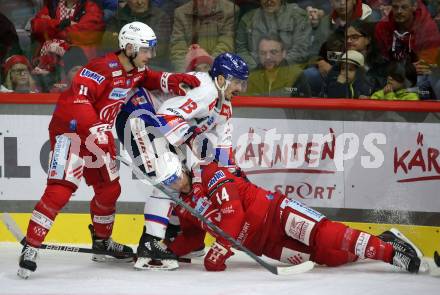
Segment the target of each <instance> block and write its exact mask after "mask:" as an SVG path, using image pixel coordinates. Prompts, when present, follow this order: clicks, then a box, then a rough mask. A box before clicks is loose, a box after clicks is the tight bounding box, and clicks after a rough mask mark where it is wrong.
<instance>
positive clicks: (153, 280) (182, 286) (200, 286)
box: [0, 243, 440, 295]
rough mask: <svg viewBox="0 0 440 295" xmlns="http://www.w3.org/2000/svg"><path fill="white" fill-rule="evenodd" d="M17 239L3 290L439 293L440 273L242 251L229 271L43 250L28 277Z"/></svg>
mask: <svg viewBox="0 0 440 295" xmlns="http://www.w3.org/2000/svg"><path fill="white" fill-rule="evenodd" d="M20 249H21V247H20V246H19V245H18V243H0V294H2V295H3V294H29V295H40V294H41V295H42V294H57V295H63V294H81V295H92V294H108V295H113V294H136V295H141V294H145V295H155V294H157V295H166V294H170V295H180V294H191V295H197V294H200V295H211V294H218V295H220V294H222V295H223V294H224V295H247V294H269V295H284V294H286V295H312V294H319V295H333V294H335V295H336V294H337V295H351V294H367V295H376V294H377V295H392V294H396V295H397V294H398V295H404V294H408V295H434V294H440V278H439V277H431V276H429V275H426V274H419V275H412V274H409V273H406V272H402V271H399V270H396V269H395V268H394V267H393V266H391V265H388V264H385V263H382V262H376V261H365V262H360V263H355V264H351V265H347V266H343V267H338V268H327V267H315V269H313V270H312V271H310V272H308V273H304V274H300V275H293V276H289V277H286V276H275V275H273V274H271V273H269V272H268V271H266V270H265V269H263V268H262V267H260V266H259V265H258V264H256V263H255V262H254V261H252V260H251V259H250V258H248V257H247V256H246V255H244V254H242V253H237V254H236V255H234V256H233V257H231V258H230V259H229V260H228V263H227V264H228V269H227V270H226V271H224V272H218V273H212V272H206V271H205V270H204V268H203V265H202V264H201V260H199V261H198V262H196V263H193V264H184V263H181V264H180V269H178V270H176V271H168V272H163V271H135V270H134V269H133V266H132V264H131V263H123V264H116V263H113V264H104V263H96V262H93V261H91V260H90V255H89V254H79V253H66V252H56V251H49V250H41V251H40V253H39V257H38V268H37V271H36V272H35V273H33V274H32V276H31V277H30V278H29V279H28V280H22V279H20V278H19V277H18V276H17V275H16V272H17V263H18V254H19V252H20Z"/></svg>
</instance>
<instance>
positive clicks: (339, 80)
mask: <svg viewBox="0 0 440 295" xmlns="http://www.w3.org/2000/svg"><path fill="white" fill-rule="evenodd" d="M364 65H365V63H364V56H363V55H362V53H360V52H358V51H356V50H348V51H347V52H346V53H344V54H343V55H342V57H341V59H340V62H339V63H338V64H336V65H335V66H333V67H332V69H331V70H330V72H329V74H328V76H327V79H326V94H327V97H330V98H368V97H370V95H371V93H372V90H373V89H372V86H371V85H370V84H369V82H368V80H367V79H366V77H365V69H364Z"/></svg>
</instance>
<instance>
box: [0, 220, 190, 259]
mask: <svg viewBox="0 0 440 295" xmlns="http://www.w3.org/2000/svg"><path fill="white" fill-rule="evenodd" d="M1 219H2V221H3V224H4V225H5V226H6V228H7V229H8V230H9V232H10V233H11V234H12V235H13V236H14V237H15V238H16V239H17V241H18V242H19V243H20V244H21V245H23V246H24V244H25V243H26V237H25V236H24V234H23V232H22V231H21V229H20V228H19V227H18V225H17V223H16V222H15V221H14V219H13V218H12V217H11V215H10V214H9V213H7V212H3V214H2V216H1ZM40 249H44V250H53V251H62V252H74V253H87V254H98V255H111V253H110V252H109V251H103V250H95V249H91V248H83V247H76V246H68V245H53V244H41V246H40ZM127 254H129V255H131V257H133V258H136V253H127ZM179 262H185V263H191V259H190V258H179Z"/></svg>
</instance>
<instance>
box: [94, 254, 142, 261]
mask: <svg viewBox="0 0 440 295" xmlns="http://www.w3.org/2000/svg"><path fill="white" fill-rule="evenodd" d="M92 260H93V261H95V262H116V263H122V262H124V263H126V262H133V257H127V258H116V257H113V256H109V255H98V254H93V256H92Z"/></svg>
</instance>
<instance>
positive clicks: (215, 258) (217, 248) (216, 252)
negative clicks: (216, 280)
mask: <svg viewBox="0 0 440 295" xmlns="http://www.w3.org/2000/svg"><path fill="white" fill-rule="evenodd" d="M232 255H234V252H232V251H231V248H230V247H225V246H223V245H222V244H220V243H219V242H215V243H214V244H213V245H212V246H211V249H209V251H208V254H206V256H205V261H204V264H205V269H206V270H207V271H224V270H225V269H226V264H225V261H226V259H228V258H229V257H231V256H232Z"/></svg>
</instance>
